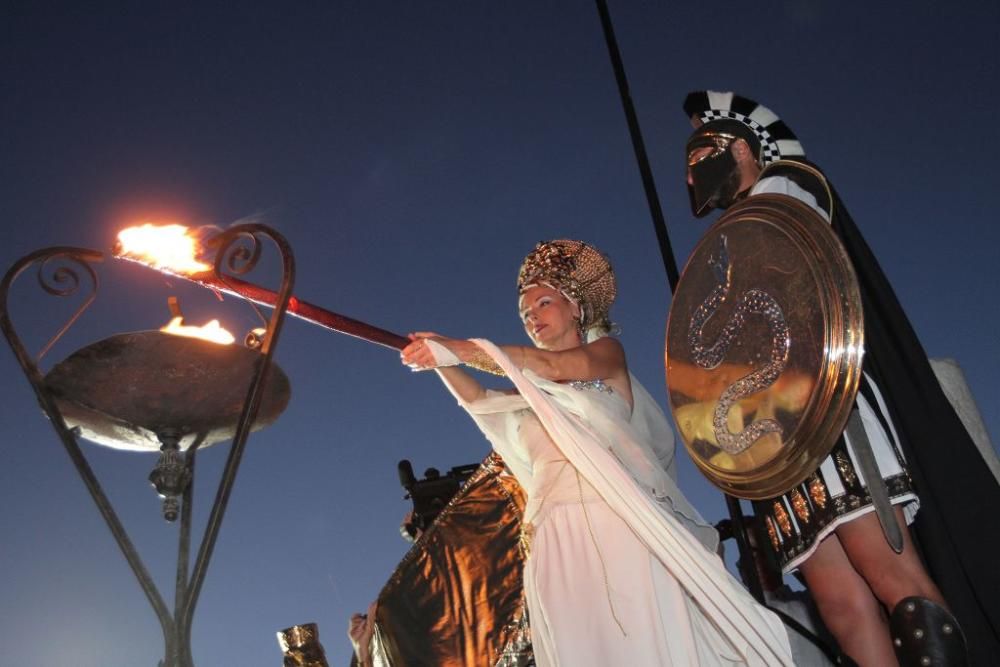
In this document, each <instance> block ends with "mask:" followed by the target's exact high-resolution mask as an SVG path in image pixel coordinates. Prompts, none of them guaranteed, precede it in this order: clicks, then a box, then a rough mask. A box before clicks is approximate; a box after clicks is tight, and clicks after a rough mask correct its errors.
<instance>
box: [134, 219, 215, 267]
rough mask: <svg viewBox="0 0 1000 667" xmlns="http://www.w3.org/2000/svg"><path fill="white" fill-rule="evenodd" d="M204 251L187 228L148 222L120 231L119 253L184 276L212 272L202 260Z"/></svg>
mask: <svg viewBox="0 0 1000 667" xmlns="http://www.w3.org/2000/svg"><path fill="white" fill-rule="evenodd" d="M200 250H201V248H200V246H199V243H198V239H197V238H195V236H193V235H192V234H191V231H190V230H189V229H188V228H187V227H185V226H184V225H153V224H149V223H147V224H144V225H138V226H136V227H128V228H127V229H123V230H122V231H120V232H118V246H117V248H116V250H115V254H117V255H119V256H127V257H130V258H132V259H136V260H139V261H141V262H144V263H146V264H149V265H150V266H152V267H154V268H157V269H166V270H168V271H173V272H175V273H179V274H182V275H183V274H192V273H202V272H204V271H210V270H211V269H212V267H211V266H209V265H208V264H205V263H204V262H200V261H198V259H197V258H198V254H199V251H200Z"/></svg>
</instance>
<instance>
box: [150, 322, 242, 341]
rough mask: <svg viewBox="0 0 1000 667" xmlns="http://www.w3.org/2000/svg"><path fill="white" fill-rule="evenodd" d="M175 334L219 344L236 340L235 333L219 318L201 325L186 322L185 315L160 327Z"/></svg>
mask: <svg viewBox="0 0 1000 667" xmlns="http://www.w3.org/2000/svg"><path fill="white" fill-rule="evenodd" d="M160 331H163V332H165V333H168V334H173V335H175V336H187V337H188V338H201V339H202V340H207V341H211V342H213V343H218V344H219V345H232V344H233V342H234V341H235V340H236V339H235V338H234V337H233V334H231V333H229V332H228V331H226V330H225V329H223V328H222V325H220V324H219V320H212V321H211V322H209V323H208V324H206V325H204V326H200V327H195V326H190V325H187V324H184V318H183V317H175V318H173V319H171V320H170V323H169V324H167V326H165V327H163V328H162V329H160Z"/></svg>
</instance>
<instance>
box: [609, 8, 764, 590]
mask: <svg viewBox="0 0 1000 667" xmlns="http://www.w3.org/2000/svg"><path fill="white" fill-rule="evenodd" d="M597 11H598V13H600V15H601V25H602V26H603V28H604V41H605V42H607V45H608V54H609V55H610V56H611V65H612V67H613V68H614V70H615V79H616V80H617V81H618V92H619V94H620V95H621V98H622V107H624V109H625V118H626V120H627V121H628V129H629V134H630V135H631V136H632V147H633V148H634V149H635V159H636V161H637V162H638V163H639V172H640V173H641V174H642V185H643V188H644V189H645V190H646V201H647V202H648V203H649V213H650V215H652V216H653V227H654V228H655V229H656V238H657V240H658V241H659V242H660V253H661V254H662V255H663V266H664V268H665V269H666V270H667V282H668V283H670V292H671V294H672V293H673V292H674V291H675V290H676V288H677V283H678V281H679V280H680V274H679V272H678V271H677V261H676V260H675V259H674V251H673V248H671V246H670V236H669V235H668V234H667V222H666V220H665V219H664V217H663V210H662V209H661V208H660V199H659V196H658V195H657V194H656V184H655V183H654V182H653V170H652V169H650V167H649V158H647V157H646V146H645V144H643V142H642V132H641V131H640V130H639V119H638V117H637V116H636V115H635V106H634V105H633V104H632V96H631V94H630V93H629V90H628V80H627V79H626V78H625V65H624V64H622V57H621V53H620V52H619V51H618V41H617V40H616V39H615V31H614V28H613V27H612V26H611V14H610V13H609V12H608V3H607V2H606V1H605V0H597ZM726 507H727V509H728V510H729V516H730V518H731V519H732V520H733V524H734V526H733V535H734V536H735V537H736V545H737V548H738V549H739V552H740V558H742V559H744V562H747V563H751V562H753V554H752V552H751V551H750V545H749V543H748V542H747V538H746V534H745V533H744V532H743V531H744V525H743V524H744V521H743V509H742V507H741V506H740V501H739V498H734V497H732V496H730V495H728V494H726ZM750 570H751V571H750V572H749V574H750V579H751V580H750V581H747V582H744V583H746V584H747V586H748V587H749V588H750V592H751V593H752V594H753V596H754V597H755V598H757V600H758V601H759V602H763V601H764V594H763V589H762V587H761V583H760V580H759V579H758V578H757V572H756V570H754V569H753V568H750Z"/></svg>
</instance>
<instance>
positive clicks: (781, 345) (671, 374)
mask: <svg viewBox="0 0 1000 667" xmlns="http://www.w3.org/2000/svg"><path fill="white" fill-rule="evenodd" d="M863 354H864V321H863V315H862V308H861V294H860V291H859V289H858V284H857V279H856V277H855V275H854V269H853V268H852V266H851V263H850V260H849V258H848V256H847V253H846V252H845V251H844V248H843V246H842V245H841V244H840V241H839V240H838V239H837V237H836V236H835V235H834V233H833V230H831V229H830V225H829V223H827V222H826V221H825V220H824V219H823V218H822V217H820V216H819V215H818V214H817V213H816V212H815V211H814V210H813V209H811V208H810V207H808V206H806V205H805V204H803V203H801V202H799V201H797V200H795V199H792V198H790V197H786V196H782V195H755V196H753V197H750V198H748V199H746V200H744V201H743V202H741V203H739V204H738V205H736V206H733V207H732V208H731V209H730V210H729V211H728V212H727V213H726V214H725V215H724V216H722V217H721V218H720V219H719V220H718V222H716V223H715V224H714V225H712V227H711V228H710V229H709V230H708V232H707V233H706V234H705V236H703V237H702V239H701V241H700V242H699V243H698V245H697V247H696V248H695V250H694V252H693V253H692V254H691V257H690V259H689V260H688V262H687V265H686V266H685V267H684V272H683V274H682V276H681V279H680V283H679V284H678V286H677V290H676V291H675V293H674V297H673V303H672V305H671V307H670V317H669V320H668V322H667V343H666V372H667V393H668V396H669V401H670V409H671V411H672V412H673V415H674V421H675V423H676V424H677V428H678V431H679V433H680V436H681V439H682V440H683V441H684V444H685V446H686V447H687V449H688V452H689V453H690V454H691V457H692V458H693V459H694V461H695V463H696V464H697V465H698V467H699V468H700V469H701V471H702V472H703V473H704V474H705V476H706V477H708V479H709V481H711V482H712V483H713V484H715V485H716V486H717V487H719V488H720V489H722V490H723V491H725V492H726V493H729V494H731V495H734V496H738V497H741V498H748V499H751V500H761V499H765V498H772V497H774V496H777V495H779V494H781V493H784V492H785V491H788V490H789V489H790V488H792V487H793V486H795V485H797V484H799V483H801V482H802V481H803V480H804V479H805V478H806V477H807V476H809V475H810V474H811V473H813V472H814V471H815V470H816V468H817V467H818V466H819V464H820V462H821V461H822V460H823V458H824V457H826V456H827V454H829V452H830V449H831V448H832V447H833V445H834V443H835V442H836V440H837V437H838V436H839V435H840V434H841V432H843V430H844V427H845V425H846V423H847V417H848V416H849V414H850V410H851V406H852V404H853V402H854V396H855V394H856V393H857V388H858V381H859V380H860V377H861V360H862V356H863Z"/></svg>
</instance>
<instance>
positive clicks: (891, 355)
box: [684, 91, 1000, 665]
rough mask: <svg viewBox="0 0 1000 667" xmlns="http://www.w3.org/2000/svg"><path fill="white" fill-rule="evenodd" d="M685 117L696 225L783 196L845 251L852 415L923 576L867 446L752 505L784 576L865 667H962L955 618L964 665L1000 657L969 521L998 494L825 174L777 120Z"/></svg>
mask: <svg viewBox="0 0 1000 667" xmlns="http://www.w3.org/2000/svg"><path fill="white" fill-rule="evenodd" d="M684 111H685V113H686V114H687V116H688V118H689V119H690V120H691V122H692V124H693V125H694V127H695V131H694V133H693V134H692V135H691V137H690V138H689V139H688V143H687V183H688V191H689V194H690V197H691V208H692V211H693V213H694V215H695V216H696V217H703V216H705V215H707V214H708V213H709V212H710V211H711V210H712V209H726V208H729V207H730V206H732V205H734V204H736V203H737V202H739V201H741V200H742V199H744V198H747V197H753V196H756V195H760V194H765V193H769V194H779V195H785V196H789V197H793V198H795V199H797V200H799V201H801V202H803V203H805V204H807V205H808V206H810V207H811V208H812V209H813V210H815V211H816V213H817V214H818V215H819V216H820V217H822V218H823V219H824V220H826V221H827V222H828V223H830V224H831V225H832V227H833V230H834V231H835V233H836V234H837V236H838V237H839V238H840V239H841V241H842V243H843V244H844V246H845V249H846V250H847V252H848V255H849V256H850V258H851V262H852V264H853V266H854V270H855V272H856V274H857V277H858V281H859V285H860V288H861V294H862V302H863V306H864V317H865V346H866V356H865V358H864V377H863V379H862V381H861V383H860V388H859V391H858V395H857V399H856V409H857V410H858V412H859V414H860V417H861V423H862V425H863V426H864V435H865V436H866V438H865V439H867V441H868V442H869V443H870V447H871V449H872V451H873V453H874V458H875V461H876V463H877V466H878V469H879V472H880V474H881V477H882V479H883V483H884V484H885V487H886V489H887V491H888V495H889V498H890V500H891V503H892V506H893V509H894V512H895V515H896V520H897V521H898V522H899V523H900V525H902V526H907V525H909V524H913V523H914V521H916V524H915V525H914V528H915V530H916V533H917V537H918V539H919V543H920V548H921V551H922V552H923V554H924V556H925V558H926V562H927V567H925V565H924V563H923V561H922V559H921V557H920V555H919V554H918V552H917V548H916V547H915V546H914V543H913V541H912V539H911V535H910V532H909V530H907V529H905V528H904V529H903V550H902V552H901V553H896V552H895V551H894V550H893V549H892V548H890V546H889V544H888V543H887V541H886V540H885V539H884V538H883V535H882V530H881V528H880V525H879V522H878V520H877V518H876V516H875V515H874V513H873V506H872V500H871V494H870V493H869V489H868V483H867V482H866V480H865V478H864V475H863V474H862V472H861V471H860V470H859V468H858V465H857V457H856V455H855V449H854V448H855V447H856V446H863V445H862V444H861V443H852V442H851V438H849V437H848V436H847V433H845V434H844V435H843V436H842V437H841V438H840V439H839V440H838V442H837V444H836V445H835V446H834V448H833V450H832V452H831V454H830V455H829V456H828V457H827V458H826V459H825V460H824V461H823V462H822V463H821V465H820V466H819V468H818V469H817V470H816V471H815V473H813V474H812V475H810V476H809V477H808V478H807V479H806V480H805V481H804V482H803V483H801V484H799V485H798V486H796V487H795V488H793V489H790V490H789V491H788V492H786V493H785V494H783V495H781V496H779V497H776V498H772V499H770V500H766V501H758V502H756V503H755V506H756V512H757V514H758V516H759V517H761V519H762V520H763V521H764V524H765V528H766V532H767V534H768V535H769V537H770V542H771V547H772V548H773V550H774V553H775V555H776V557H777V559H778V561H779V562H780V563H781V565H782V569H783V571H784V572H790V571H793V570H796V569H798V570H799V571H800V572H801V574H802V576H803V577H804V578H805V580H806V582H807V584H808V585H809V588H810V590H811V591H812V594H813V597H814V599H815V600H816V603H817V606H818V608H819V610H820V614H821V616H822V618H823V620H824V622H825V623H826V625H827V626H828V627H829V629H830V631H831V633H832V634H833V635H834V636H835V637H836V639H837V640H838V642H839V643H840V645H841V648H842V650H843V651H844V652H845V653H847V654H848V655H850V656H851V657H852V658H853V659H854V660H856V661H857V662H858V663H860V664H862V665H885V664H892V663H893V661H894V660H896V658H897V657H898V659H899V660H900V662H902V663H903V664H910V663H912V664H931V663H929V662H926V660H928V659H929V660H933V664H955V663H958V664H964V660H965V657H964V652H965V649H964V647H963V646H962V641H961V636H962V632H961V630H959V628H958V625H957V623H956V621H955V619H954V617H953V616H952V615H951V611H950V610H952V609H953V610H954V611H955V613H956V615H957V616H958V617H959V618H960V619H962V622H963V624H964V628H965V631H966V635H967V637H968V640H969V649H970V655H971V657H972V658H973V662H974V663H979V662H983V663H985V662H986V661H987V660H989V659H991V658H992V656H995V655H997V654H998V651H1000V645H998V633H1000V629H998V628H1000V606H998V605H997V603H996V601H995V600H994V599H990V598H995V597H996V596H995V594H994V593H995V591H997V590H1000V583H998V579H997V575H996V570H995V568H991V567H988V566H987V565H988V563H987V562H986V561H985V560H984V559H983V557H982V555H981V554H983V553H984V552H985V553H987V554H992V553H996V551H995V550H996V547H997V546H998V545H997V544H996V541H997V540H996V537H995V535H992V536H986V535H984V533H983V531H982V530H981V529H979V528H980V527H979V526H978V525H977V523H976V521H975V511H976V510H975V508H976V507H977V506H978V507H982V508H983V509H985V508H992V509H995V508H996V507H997V506H1000V490H998V488H997V486H996V484H995V482H993V480H992V479H991V478H990V477H989V473H988V472H987V471H986V469H985V466H983V465H982V461H981V459H980V458H979V455H978V453H977V451H976V449H975V446H974V445H973V443H972V442H971V439H970V437H969V435H968V433H967V432H966V430H965V428H964V427H963V426H962V424H961V422H960V421H959V419H958V417H957V416H956V415H955V412H954V410H953V409H952V408H951V406H950V404H949V403H948V401H947V399H946V398H945V397H944V395H943V393H942V392H941V388H940V386H939V385H938V383H937V381H936V379H935V378H934V375H933V373H932V371H931V369H930V366H929V364H928V360H927V357H926V355H925V354H924V352H923V349H922V348H921V346H920V343H919V341H918V340H917V338H916V335H915V333H914V332H913V330H912V327H911V326H910V324H909V322H908V320H907V319H906V316H905V314H904V313H903V311H902V309H901V307H900V305H899V303H898V301H897V300H896V298H895V295H894V293H893V291H892V288H891V286H890V285H889V283H888V281H887V280H886V278H885V276H884V275H883V273H882V271H881V269H880V268H879V265H878V262H877V261H876V260H875V258H874V256H873V255H872V254H871V251H870V250H869V248H868V246H867V244H866V243H865V241H864V239H863V238H862V237H861V235H860V233H859V232H858V230H857V228H856V227H855V226H854V223H853V221H852V220H851V218H850V216H849V215H848V214H847V212H846V211H845V210H844V207H843V205H842V204H841V202H840V200H839V198H838V197H837V195H836V193H835V191H834V190H833V188H832V187H831V186H830V184H829V183H828V181H827V180H826V178H825V176H824V174H823V173H822V172H821V171H820V170H818V169H817V168H815V166H813V165H812V164H810V163H809V162H807V161H806V160H805V152H804V150H803V148H802V145H801V143H800V142H799V141H798V139H797V137H796V136H795V135H794V134H793V133H792V131H791V130H790V129H789V127H788V126H787V125H786V124H785V123H784V122H783V121H782V120H781V119H780V118H778V116H777V115H776V114H774V112H772V111H771V110H770V109H768V108H767V107H764V106H763V105H760V104H758V103H756V102H754V101H753V100H750V99H747V98H744V97H741V96H739V95H735V94H733V93H720V92H713V91H699V92H694V93H691V94H689V95H688V96H687V98H686V100H685V103H684ZM959 479H961V480H962V482H961V484H962V488H961V489H959V488H957V487H956V486H955V484H956V481H957V480H959ZM963 493H964V494H966V495H965V497H964V498H963V497H962V494H963ZM918 494H919V495H918ZM918 510H919V514H918ZM984 539H985V540H986V541H987V542H988V541H990V540H992V543H993V545H992V548H991V547H990V546H989V545H987V544H984V543H983V542H982V541H983V540H984ZM928 569H929V570H930V572H931V574H933V577H932V576H931V575H930V574H928ZM939 586H940V588H939ZM942 590H943V591H944V595H943V594H942ZM986 591H994V593H990V594H987V593H986ZM946 599H947V601H946ZM883 609H884V610H885V611H884V612H883ZM886 613H888V615H889V617H888V620H887V617H886ZM894 651H895V656H894ZM939 659H944V660H946V661H947V662H945V663H939V662H938V660H939Z"/></svg>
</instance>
